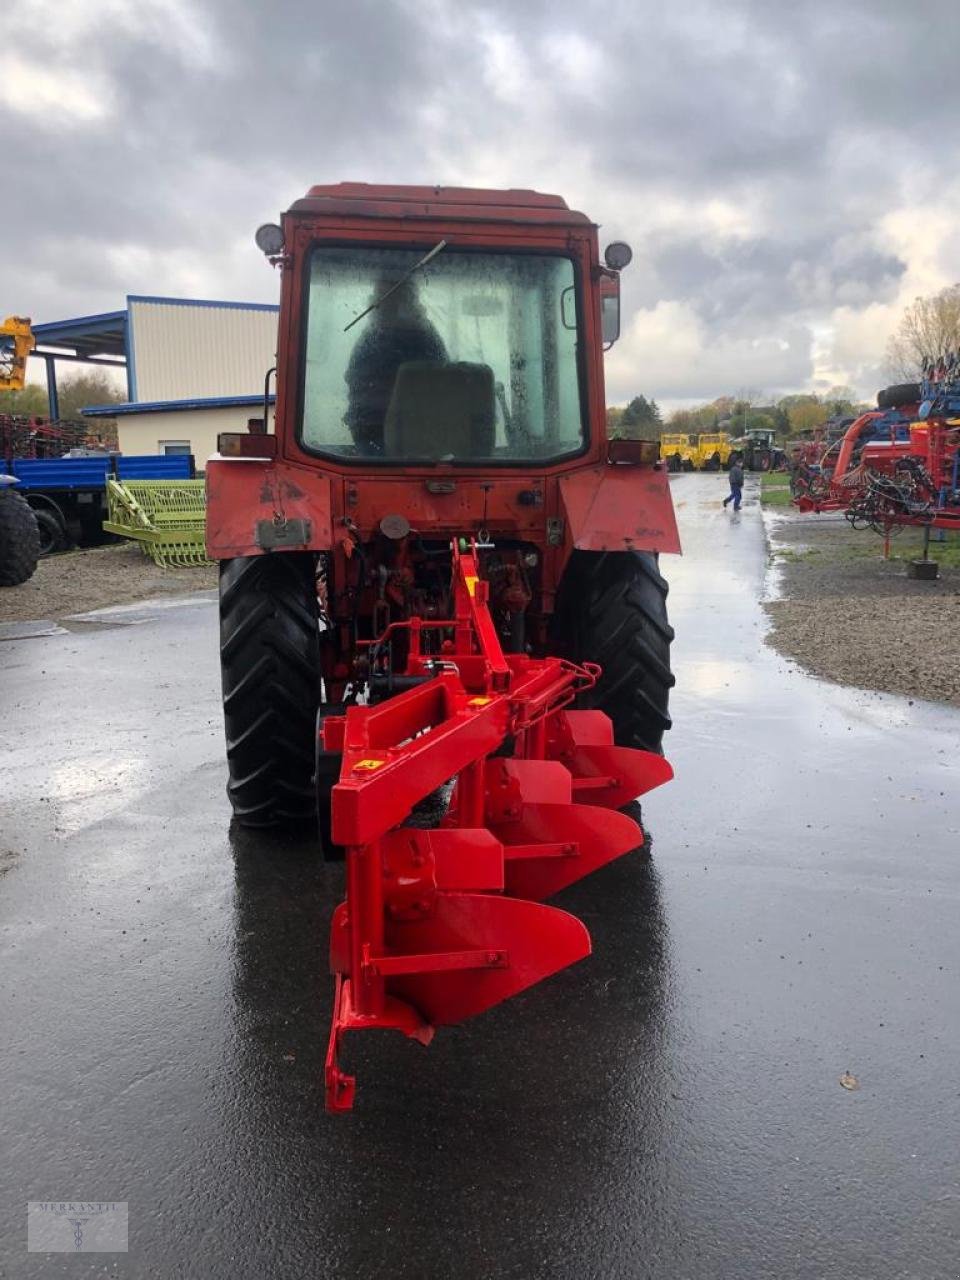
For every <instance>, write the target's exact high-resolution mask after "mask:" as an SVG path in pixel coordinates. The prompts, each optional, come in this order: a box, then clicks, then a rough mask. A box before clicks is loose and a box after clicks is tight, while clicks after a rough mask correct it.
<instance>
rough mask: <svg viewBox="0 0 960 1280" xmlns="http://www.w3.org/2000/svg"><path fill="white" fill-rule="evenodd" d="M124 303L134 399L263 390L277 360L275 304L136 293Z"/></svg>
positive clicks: (250, 393)
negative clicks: (198, 300) (222, 302)
mask: <svg viewBox="0 0 960 1280" xmlns="http://www.w3.org/2000/svg"><path fill="white" fill-rule="evenodd" d="M127 308H128V316H129V320H128V323H129V330H128V334H129V336H128V350H129V353H130V359H131V360H132V364H133V399H134V400H137V401H156V400H187V399H191V398H196V397H206V396H245V395H259V394H260V393H262V391H263V379H264V376H265V374H266V372H267V370H268V369H271V368H272V367H273V366H274V365H275V364H276V349H277V315H278V311H277V308H275V307H270V308H266V309H264V308H255V307H250V306H246V305H241V304H235V305H231V306H224V305H217V304H207V303H204V304H199V303H196V302H189V301H187V302H176V301H170V300H166V299H156V300H153V299H138V298H136V297H132V298H129V299H128V300H127ZM122 431H123V428H122V427H121V433H122Z"/></svg>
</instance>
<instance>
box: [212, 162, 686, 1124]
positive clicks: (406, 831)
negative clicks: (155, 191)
mask: <svg viewBox="0 0 960 1280" xmlns="http://www.w3.org/2000/svg"><path fill="white" fill-rule="evenodd" d="M257 242H258V245H259V246H260V248H261V249H262V251H263V252H264V253H265V254H266V255H267V257H268V258H269V260H270V261H271V262H272V263H274V264H275V265H276V266H278V267H279V268H280V270H281V301H280V332H279V347H278V356H277V387H276V415H275V424H274V430H273V431H272V432H271V431H269V430H266V429H265V428H267V427H268V425H269V424H268V421H267V409H268V404H269V401H268V398H267V397H266V396H265V401H264V416H263V420H262V421H257V420H254V421H253V422H252V423H251V430H250V432H249V433H246V434H244V433H227V434H224V435H222V436H221V437H220V441H219V454H218V456H217V457H215V458H214V459H212V460H211V461H210V463H209V464H208V467H207V472H206V479H207V496H208V501H207V550H208V554H209V555H210V556H211V557H213V558H215V559H217V560H219V561H220V618H221V662H222V672H223V701H224V715H225V723H226V738H227V760H228V765H229V783H228V794H229V797H230V801H231V803H232V805H233V810H234V814H235V817H236V820H237V821H238V822H240V823H242V824H244V825H249V826H267V825H271V824H276V823H281V822H288V821H298V820H304V819H312V818H314V817H315V816H318V818H319V828H320V843H321V847H322V848H323V850H324V852H325V855H326V856H327V857H328V858H332V859H335V858H337V857H345V859H346V900H345V902H344V903H343V904H342V905H341V907H340V908H338V910H337V912H336V914H335V916H334V921H333V933H332V939H331V953H330V954H331V967H332V969H333V972H334V974H335V977H336V994H335V1005H334V1014H333V1027H332V1030H331V1038H330V1048H329V1052H328V1058H327V1068H326V1088H327V1103H328V1106H329V1107H330V1108H331V1109H333V1110H346V1109H348V1108H349V1107H350V1106H351V1105H352V1101H353V1092H354V1082H353V1078H352V1077H350V1076H349V1075H347V1074H346V1073H345V1072H344V1071H342V1070H341V1068H340V1066H339V1053H340V1049H341V1044H342V1040H343V1037H344V1036H345V1034H346V1033H347V1032H349V1031H354V1030H358V1029H366V1028H370V1027H385V1028H393V1029H396V1030H401V1031H403V1032H404V1033H405V1034H407V1035H410V1036H413V1037H414V1038H416V1039H419V1040H421V1041H422V1042H424V1043H426V1042H427V1041H428V1040H429V1038H430V1036H431V1035H432V1034H433V1029H434V1028H435V1027H437V1026H439V1025H443V1024H446V1023H450V1022H458V1021H462V1020H463V1019H465V1018H467V1017H470V1016H472V1015H473V1014H475V1013H479V1012H481V1011H483V1010H484V1009H486V1008H489V1007H490V1006H491V1005H494V1004H496V1003H498V1002H499V1001H501V1000H503V999H506V998H507V997H508V996H510V995H513V994H515V993H516V992H518V991H521V990H523V989H525V988H526V987H529V986H530V985H532V984H533V983H535V982H537V981H539V980H541V979H542V978H544V977H546V976H548V975H549V974H551V973H554V972H556V971H557V970H558V969H560V968H562V967H564V966H565V965H567V964H570V963H573V962H574V961H575V960H577V959H579V958H581V957H582V956H584V955H586V954H587V953H588V952H589V948H590V942H589V937H588V935H587V932H586V930H585V929H584V927H583V925H582V924H581V923H580V922H579V921H577V920H575V919H574V918H573V917H571V916H569V915H567V914H566V913H565V912H562V911H559V910H557V909H556V908H554V907H550V906H547V905H545V904H544V901H543V900H544V899H546V898H549V897H550V896H552V895H553V894H554V893H556V892H557V891H558V890H559V889H560V888H562V887H564V886H566V885H569V884H571V883H573V882H574V881H575V880H577V879H579V878H580V877H581V876H583V875H586V874H587V873H588V872H590V871H593V870H594V869H596V868H597V867H600V866H602V865H603V864H604V863H607V862H609V861H611V860H612V859H613V858H615V857H618V856H620V855H621V854H623V853H626V852H628V851H629V850H630V849H633V848H636V847H637V846H638V845H639V844H640V842H641V841H642V839H643V836H642V832H641V831H640V829H639V826H638V823H637V822H636V821H635V820H634V818H632V817H628V816H627V815H625V814H623V813H619V812H617V810H618V809H620V808H621V807H622V806H623V805H625V804H627V803H629V802H630V801H632V800H633V799H635V798H636V797H637V796H639V795H641V794H642V793H644V792H645V791H647V790H649V789H650V788H651V787H653V786H656V785H659V783H661V782H663V781H665V780H667V779H668V778H669V777H670V776H671V770H670V766H669V765H668V764H667V763H666V761H665V760H664V758H663V756H662V754H661V739H662V735H663V733H664V731H665V730H666V729H667V728H669V726H670V718H669V711H668V694H669V690H670V687H671V685H672V684H673V676H672V674H671V671H670V641H671V639H672V635H673V632H672V630H671V628H670V625H669V623H668V620H667V608H666V598H667V583H666V580H665V579H664V578H663V576H662V575H661V573H660V570H659V566H658V555H659V553H660V552H677V551H679V542H678V538H677V529H676V523H675V518H674V513H673V508H672V504H671V499H670V491H669V484H668V477H667V474H666V468H665V467H663V466H661V464H660V463H659V462H658V461H657V457H658V445H657V444H656V443H655V442H647V441H641V440H610V441H608V440H607V438H606V433H605V407H604V406H605V396H604V383H603V357H602V352H603V350H604V349H605V347H606V346H608V345H609V344H610V343H612V342H614V341H615V340H616V338H617V336H618V334H619V313H620V272H621V270H622V269H623V268H624V267H625V266H626V265H627V264H628V263H629V261H630V257H631V254H630V250H629V248H628V247H627V246H626V245H624V244H622V243H617V244H612V245H610V246H608V248H607V250H606V252H605V256H604V259H603V261H601V259H600V255H599V250H598V243H597V231H596V227H595V226H594V225H593V224H592V223H591V222H590V220H589V219H588V218H587V217H585V216H584V215H583V214H581V213H576V212H573V211H571V210H570V209H568V207H567V206H566V204H565V203H564V201H563V200H561V199H560V198H559V197H556V196H547V195H540V194H537V193H535V192H530V191H501V192H498V191H471V190H457V189H445V188H435V187H373V186H368V185H366V184H355V183H345V184H340V185H336V186H321V187H314V188H312V189H311V191H310V192H309V193H308V195H307V196H306V198H305V199H302V200H299V201H297V202H296V203H295V204H294V205H293V206H292V208H291V209H290V210H289V211H288V212H287V213H286V214H285V215H284V216H283V220H282V225H281V226H272V225H271V226H267V227H262V228H260V230H259V231H258V233H257Z"/></svg>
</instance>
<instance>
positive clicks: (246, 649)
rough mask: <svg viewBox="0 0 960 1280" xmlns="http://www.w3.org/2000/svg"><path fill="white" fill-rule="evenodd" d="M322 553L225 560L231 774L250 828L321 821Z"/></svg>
mask: <svg viewBox="0 0 960 1280" xmlns="http://www.w3.org/2000/svg"><path fill="white" fill-rule="evenodd" d="M314 573H315V562H314V557H313V556H310V555H302V554H298V553H295V552H287V553H285V552H274V553H273V554H270V555H264V556H246V557H241V558H238V559H236V560H225V561H224V562H223V563H222V564H221V565H220V666H221V673H222V676H223V715H224V725H225V729H226V738H227V762H228V765H229V769H230V780H229V782H228V784H227V795H228V796H229V798H230V803H231V805H232V806H233V811H234V814H235V816H236V818H237V820H238V821H239V822H240V823H241V824H242V825H243V826H246V827H269V826H276V825H277V824H279V823H289V822H302V821H312V820H313V818H314V817H315V814H316V807H315V806H316V800H315V790H314V782H313V774H314V739H315V732H316V716H317V707H318V706H319V703H320V636H319V625H318V612H317V592H316V583H315V578H314Z"/></svg>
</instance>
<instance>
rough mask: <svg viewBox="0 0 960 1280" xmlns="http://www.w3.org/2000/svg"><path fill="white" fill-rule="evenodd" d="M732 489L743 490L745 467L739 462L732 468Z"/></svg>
mask: <svg viewBox="0 0 960 1280" xmlns="http://www.w3.org/2000/svg"><path fill="white" fill-rule="evenodd" d="M730 488H731V489H742V488H743V467H742V466H741V465H740V463H739V462H735V463H734V464H733V466H732V467H731V468H730Z"/></svg>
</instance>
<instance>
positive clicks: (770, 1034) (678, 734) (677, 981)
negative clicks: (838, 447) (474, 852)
mask: <svg viewBox="0 0 960 1280" xmlns="http://www.w3.org/2000/svg"><path fill="white" fill-rule="evenodd" d="M723 488H724V485H723V479H722V477H716V476H681V477H678V478H677V480H676V483H675V489H674V494H675V499H676V502H677V505H678V509H679V516H680V523H681V531H682V536H683V540H684V547H685V553H686V554H685V556H684V558H683V559H682V560H677V559H674V558H671V559H670V561H669V562H666V561H665V562H664V568H665V570H666V572H667V573H668V576H670V578H671V581H672V594H671V606H672V618H673V621H674V623H675V626H676V629H677V642H676V662H675V665H676V671H677V689H676V692H675V697H674V702H673V707H674V715H675V725H676V727H675V729H674V730H673V732H672V734H671V735H670V739H669V747H668V754H669V756H670V757H671V759H672V760H673V762H674V764H675V767H676V773H677V776H676V780H675V781H674V782H673V783H672V784H670V785H669V786H667V787H664V788H663V789H661V790H660V791H659V792H657V793H654V794H653V795H651V796H650V797H649V800H648V802H647V804H646V805H645V821H646V823H647V825H648V827H649V829H650V831H651V832H652V835H653V858H652V860H648V861H645V860H644V859H643V858H642V856H641V855H639V854H637V855H629V856H627V857H626V858H623V859H621V860H620V861H619V862H618V863H617V864H616V865H614V866H612V867H609V868H606V869H605V870H604V871H602V872H600V873H598V874H597V875H595V876H594V877H592V878H591V879H590V880H589V881H585V882H581V884H579V885H577V886H575V887H574V888H572V889H570V890H568V891H566V892H565V893H564V894H562V895H561V896H560V898H559V899H558V903H559V904H560V905H562V906H564V907H565V908H567V909H568V910H570V911H572V912H574V913H575V914H577V915H578V916H580V917H581V918H582V919H583V920H584V921H585V922H586V923H587V925H588V927H589V928H590V930H591V932H592V935H593V939H594V954H593V956H592V957H591V958H590V959H588V960H587V961H585V962H583V963H581V964H579V965H577V966H575V967H574V968H571V969H569V970H567V971H565V972H564V973H562V974H560V975H558V976H557V977H556V978H554V979H552V980H550V981H549V982H546V983H544V984H542V985H540V986H538V987H535V988H533V989H532V990H530V991H529V992H527V993H525V994H524V995H522V996H520V997H518V998H516V999H514V1000H512V1001H509V1002H507V1003H506V1004H504V1005H501V1006H499V1007H498V1008H496V1009H494V1010H493V1011H491V1012H490V1013H488V1014H486V1015H484V1016H483V1017H481V1018H478V1019H475V1020H474V1021H472V1022H470V1023H467V1024H465V1025H464V1026H462V1027H459V1028H453V1029H449V1030H444V1031H442V1032H441V1033H439V1034H438V1036H437V1038H436V1040H435V1041H434V1043H433V1044H432V1045H431V1046H430V1048H429V1049H423V1048H422V1047H420V1046H419V1045H417V1044H415V1043H414V1042H407V1041H405V1040H403V1039H402V1038H401V1037H399V1036H391V1035H389V1034H386V1033H385V1034H382V1035H367V1036H356V1037H354V1038H353V1041H352V1044H351V1046H350V1049H349V1065H350V1066H351V1067H352V1068H355V1069H356V1070H357V1071H358V1074H359V1084H360V1089H359V1093H358V1099H357V1109H356V1111H355V1112H354V1113H353V1114H352V1115H351V1116H339V1117H332V1116H328V1115H327V1114H326V1113H325V1112H324V1110H323V1096H322V1091H321V1087H320V1082H321V1071H322V1065H323V1056H324V1049H325V1042H326V1036H327V1029H328V1020H329V1013H330V997H331V990H330V982H329V980H328V978H327V976H326V971H325V946H326V934H327V922H328V919H329V915H330V911H331V908H332V906H333V905H334V903H335V902H336V901H337V900H338V898H339V896H340V888H341V886H340V876H341V872H340V869H339V868H325V867H324V866H323V864H321V863H320V862H319V861H318V859H317V857H316V855H315V853H314V851H313V849H312V848H311V846H310V844H309V843H308V842H306V841H305V840H302V839H294V838H289V837H288V838H286V839H281V838H278V837H263V836H255V835H252V834H248V833H244V832H242V831H237V830H231V827H230V823H229V813H228V809H227V804H226V799H225V796H224V790H223V787H224V764H223V757H222V739H221V724H220V709H219V692H218V668H217V655H216V608H215V604H214V602H213V601H212V600H211V599H209V598H207V597H201V598H193V599H188V600H186V601H184V602H166V603H164V604H163V605H161V606H158V607H156V608H154V607H150V606H146V607H141V606H134V607H130V608H126V609H124V610H117V611H111V612H109V613H107V614H100V615H98V618H99V622H98V624H97V625H91V624H89V623H88V624H83V623H75V624H72V625H71V628H70V629H63V630H58V629H48V630H51V631H52V634H46V635H38V636H34V637H31V638H22V639H8V640H4V641H0V745H2V758H3V765H4V767H3V771H2V777H0V873H2V874H0V1028H2V1036H0V1103H2V1119H0V1141H2V1155H0V1238H2V1244H0V1275H3V1276H5V1277H6V1276H10V1277H20V1276H24V1277H34V1276H57V1275H69V1276H79V1275H94V1274H101V1273H103V1274H108V1275H114V1276H131V1277H140V1276H163V1277H166V1276H171V1277H173V1276H177V1277H179V1276H184V1277H204V1278H208V1280H219V1277H247V1276H251V1277H265V1276H270V1277H273V1276H277V1277H281V1276H282V1277H284V1280H288V1278H290V1277H300V1276H304V1277H307V1276H311V1277H313V1276H323V1277H326V1276H330V1277H363V1278H364V1280H366V1278H367V1277H392V1276H404V1277H406V1276H410V1277H416V1278H417V1280H428V1278H429V1280H432V1278H433V1277H448V1276H450V1277H453V1276H456V1277H494V1276H496V1277H499V1276H511V1277H524V1278H526V1277H551V1278H553V1277H558V1278H559V1277H563V1278H566V1277H570V1278H571V1280H574V1278H576V1280H580V1278H583V1277H607V1276H616V1277H620V1276H623V1277H647V1276H649V1277H657V1278H658V1280H659V1278H660V1277H670V1278H671V1280H673V1278H690V1280H699V1278H700V1277H733V1276H736V1277H741V1278H749V1280H755V1278H756V1280H759V1278H760V1277H764V1278H766V1277H771V1278H772V1277H777V1278H778V1280H779V1278H780V1277H811V1278H813V1277H817V1278H823V1277H834V1276H836V1277H843V1278H844V1280H851V1277H853V1278H859V1277H864V1278H869V1280H886V1278H888V1277H889V1278H893V1277H922V1278H924V1280H926V1278H927V1277H930V1278H936V1280H940V1278H941V1277H952V1276H956V1275H958V1274H960V1177H958V1171H960V1153H958V1152H960V1123H958V1122H960V1017H958V1015H960V928H958V905H960V778H958V765H960V714H958V713H957V712H956V711H952V710H950V709H948V708H946V707H941V706H936V705H933V704H929V703H919V702H917V703H915V704H913V705H911V704H909V703H907V702H906V701H904V700H901V699H898V698H894V697H890V696H878V695H876V694H870V693H863V692H860V691H857V690H851V689H841V688H837V687H834V686H831V685H828V684H824V683H821V682H819V681H816V680H814V679H812V678H810V677H808V676H806V675H804V674H803V673H801V672H799V671H797V670H796V669H794V668H792V667H790V666H789V664H787V663H786V662H785V661H783V660H782V659H780V658H779V657H778V656H777V655H776V654H774V653H773V652H771V651H770V650H769V649H767V648H766V647H765V646H764V644H763V639H762V637H763V633H764V619H763V614H762V610H761V607H760V605H759V603H758V599H759V597H760V595H761V592H762V590H763V584H764V578H765V573H766V552H765V545H764V539H763V533H762V526H761V516H760V512H759V508H758V507H757V505H756V500H755V493H754V490H753V481H752V480H748V495H747V499H748V500H747V504H746V505H745V507H744V509H743V511H742V512H741V513H740V514H739V516H737V515H734V514H732V513H731V512H726V511H722V510H721V509H720V506H719V499H720V497H721V496H722V493H723ZM852 536H853V535H852ZM844 1073H851V1074H853V1075H855V1076H856V1077H857V1078H858V1080H859V1084H860V1088H859V1089H858V1090H856V1091H847V1090H846V1089H844V1088H843V1087H841V1085H840V1083H839V1078H840V1076H841V1075H843V1074H844ZM51 1199H84V1200H94V1199H98V1200H102V1199H112V1200H125V1201H127V1202H129V1212H130V1249H129V1253H126V1254H114V1255H93V1254H84V1255H76V1256H68V1255H39V1254H28V1253H27V1252H26V1208H25V1206H26V1202H27V1201H28V1200H51Z"/></svg>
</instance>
